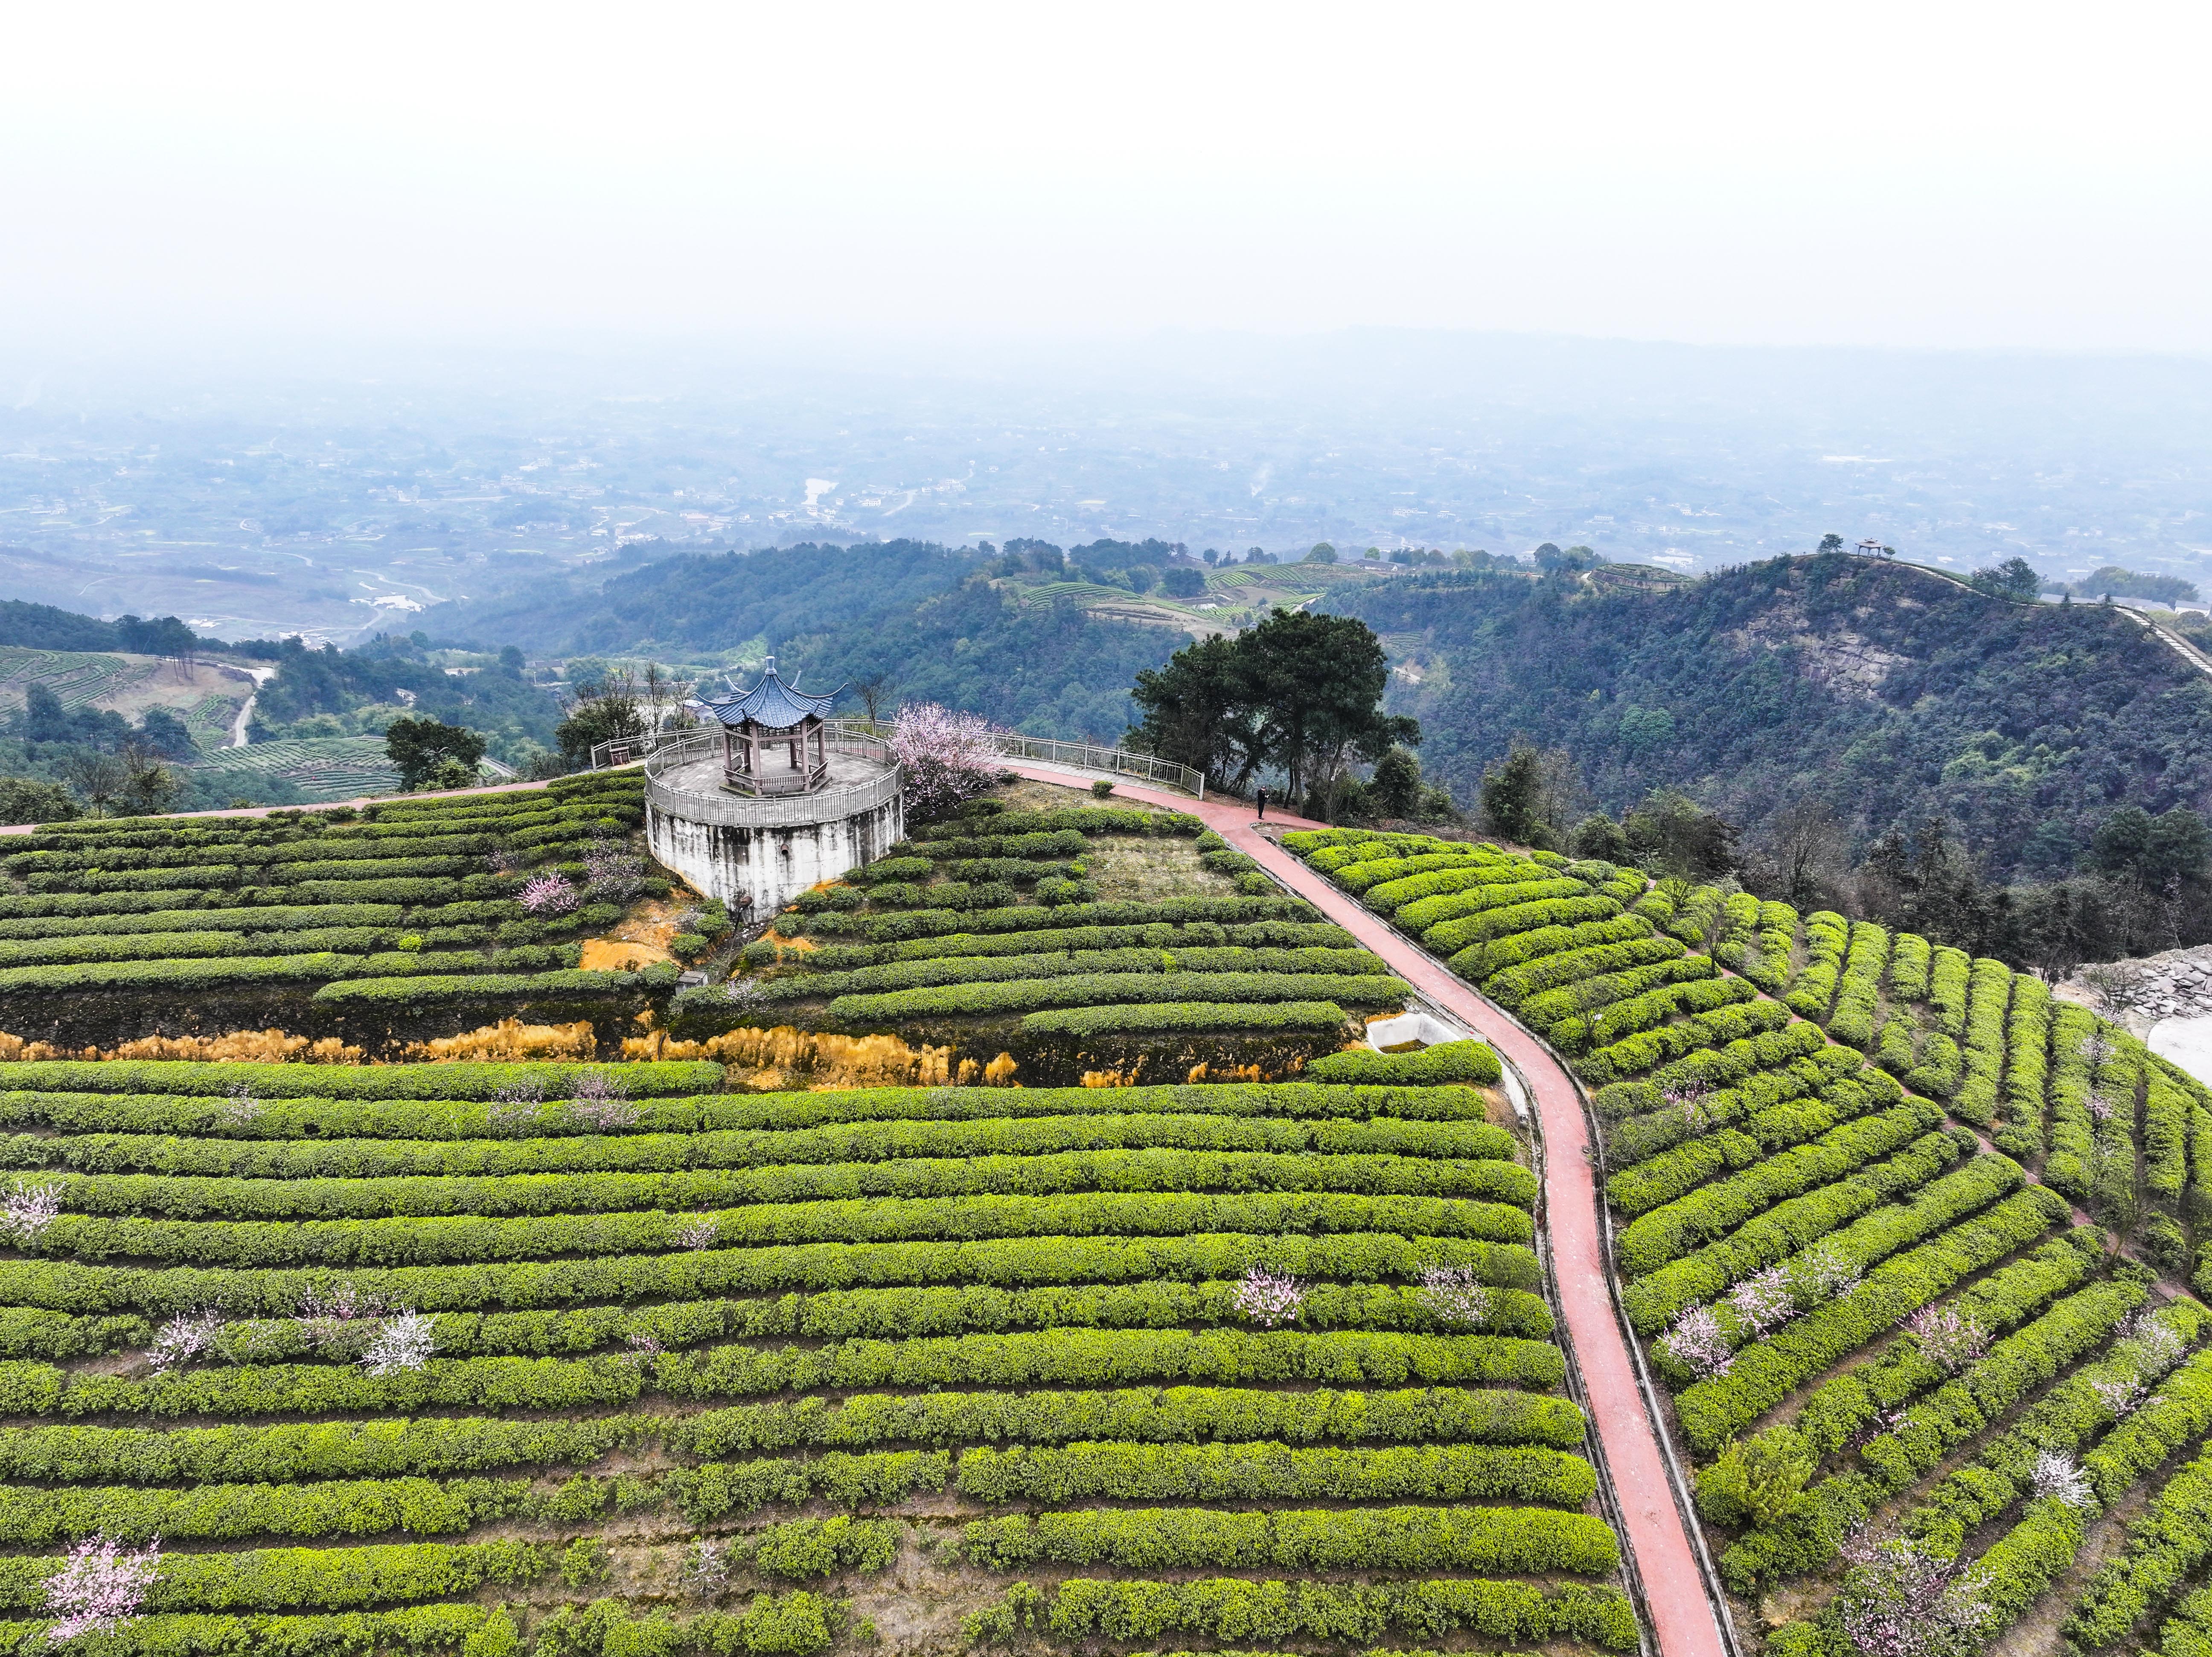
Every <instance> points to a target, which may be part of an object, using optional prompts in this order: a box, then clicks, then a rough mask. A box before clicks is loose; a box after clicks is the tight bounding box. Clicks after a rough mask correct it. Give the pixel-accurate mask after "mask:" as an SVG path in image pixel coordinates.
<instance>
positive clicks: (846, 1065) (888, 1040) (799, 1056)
mask: <svg viewBox="0 0 2212 1657" xmlns="http://www.w3.org/2000/svg"><path fill="white" fill-rule="evenodd" d="M623 1058H625V1059H719V1060H720V1062H721V1063H723V1064H725V1065H728V1066H729V1067H730V1080H731V1081H732V1083H736V1084H738V1086H741V1087H746V1088H750V1089H754V1090H756V1091H757V1092H764V1093H766V1092H775V1091H778V1090H780V1089H784V1088H787V1087H789V1086H792V1085H793V1084H801V1085H805V1086H806V1087H809V1088H823V1089H828V1088H882V1087H974V1086H976V1085H978V1084H981V1086H984V1087H1019V1086H1020V1085H1021V1083H1018V1082H1017V1081H1016V1080H1015V1079H1014V1076H1015V1072H1016V1071H1018V1069H1019V1068H1020V1066H1019V1065H1018V1064H1017V1063H1016V1061H1015V1059H1014V1058H1013V1055H1012V1054H1011V1053H1000V1055H999V1056H998V1057H997V1058H996V1059H993V1060H991V1062H990V1063H989V1064H987V1065H978V1064H977V1063H976V1062H975V1060H974V1059H961V1060H960V1061H959V1062H958V1063H957V1064H955V1063H954V1062H953V1059H952V1049H951V1047H929V1046H927V1045H925V1046H922V1047H909V1046H908V1044H907V1043H906V1042H905V1041H902V1040H900V1038H898V1037H897V1036H896V1035H860V1036H854V1035H822V1034H819V1033H817V1032H816V1031H813V1030H802V1029H795V1028H794V1027H793V1026H792V1025H789V1024H778V1025H777V1026H775V1029H741V1030H729V1031H726V1032H725V1033H724V1034H722V1035H711V1036H708V1038H707V1039H706V1040H705V1041H671V1040H669V1037H668V1032H667V1031H665V1030H653V1031H651V1032H650V1033H648V1034H647V1035H632V1036H626V1037H624V1038H623Z"/></svg>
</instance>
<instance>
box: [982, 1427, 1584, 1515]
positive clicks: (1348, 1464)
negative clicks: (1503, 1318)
mask: <svg viewBox="0 0 2212 1657" xmlns="http://www.w3.org/2000/svg"><path fill="white" fill-rule="evenodd" d="M957 1483H958V1486H959V1490H960V1494H961V1495H962V1496H966V1497H967V1498H968V1499H969V1501H971V1502H1052V1503H1065V1502H1086V1501H1090V1502H1095V1501H1100V1500H1106V1501H1115V1502H1311V1501H1326V1502H1390V1501H1403V1500H1405V1499H1407V1498H1408V1497H1417V1498H1426V1499H1428V1500H1431V1501H1443V1502H1464V1501H1469V1500H1474V1501H1506V1502H1542V1503H1545V1504H1547V1505H1548V1506H1551V1507H1555V1508H1579V1507H1581V1506H1582V1505H1583V1503H1584V1502H1588V1501H1589V1499H1590V1498H1591V1497H1592V1496H1595V1494H1596V1493H1597V1475H1596V1474H1595V1472H1592V1471H1591V1468H1590V1464H1589V1462H1587V1461H1585V1460H1583V1459H1582V1458H1581V1457H1580V1456H1578V1455H1570V1454H1567V1453H1566V1452H1565V1451H1563V1450H1553V1449H1547V1448H1544V1447H1542V1446H1541V1445H1528V1444H1521V1445H1491V1444H1422V1445H1407V1446H1403V1447H1394V1448H1388V1449H1374V1450H1370V1449H1354V1448H1338V1447H1335V1446H1330V1447H1327V1448H1297V1447H1294V1446H1290V1445H1284V1444H1267V1443H1261V1444H1069V1445H1066V1446H1064V1447H1062V1448H1037V1447H1036V1446H1030V1445H1018V1446H1015V1447H1013V1448H1008V1449H994V1448H991V1447H989V1446H987V1445H982V1446H978V1447H976V1448H973V1449H970V1450H968V1451H966V1452H965V1453H964V1454H962V1456H961V1458H960V1467H959V1474H958V1479H957Z"/></svg>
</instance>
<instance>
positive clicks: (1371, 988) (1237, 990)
mask: <svg viewBox="0 0 2212 1657" xmlns="http://www.w3.org/2000/svg"><path fill="white" fill-rule="evenodd" d="M1412 993H1413V990H1412V986H1409V985H1407V983H1406V982H1405V980H1402V979H1400V978H1395V977H1393V976H1391V975H1390V974H1389V973H1364V974H1351V973H1327V972H1277V973H1258V972H1254V973H1237V972H1226V973H1207V972H1182V971H1175V972H1165V971H1157V970H1156V971H1152V972H1134V973H1127V972H1125V973H1079V974H1068V975H1067V976H1065V977H1054V978H1018V979H1011V980H1006V981H1003V982H998V983H966V984H945V985H939V986H936V987H934V988H930V989H917V990H891V991H887V992H884V993H883V994H880V995H841V996H839V997H837V998H836V999H835V1000H833V1001H832V1002H830V1004H829V1012H828V1015H827V1016H828V1017H829V1018H830V1019H831V1020H832V1021H833V1022H835V1023H840V1024H846V1025H854V1024H878V1023H896V1022H898V1021H899V1020H902V1019H913V1018H931V1017H979V1016H983V1015H987V1014H991V1013H1005V1012H1030V1011H1038V1010H1040V1009H1043V1008H1048V1007H1050V1008H1060V1007H1092V1006H1116V1005H1127V1004H1130V1003H1135V1002H1176V1001H1219V1002H1248V1003H1252V1004H1255V1005H1260V1004H1265V1003H1267V1002H1271V1001H1325V1000H1328V1001H1336V1002H1338V1003H1340V1004H1346V1003H1348V1004H1350V1005H1353V1006H1363V1005H1364V1006H1383V1005H1398V1004H1400V1003H1402V1002H1403V1001H1404V1000H1405V998H1407V996H1408V995H1410V994H1412Z"/></svg>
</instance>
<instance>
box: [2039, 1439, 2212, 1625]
mask: <svg viewBox="0 0 2212 1657" xmlns="http://www.w3.org/2000/svg"><path fill="white" fill-rule="evenodd" d="M2208 1557H2212V1454H2205V1455H2200V1456H2199V1457H2197V1460H2194V1461H2192V1462H2191V1463H2189V1464H2188V1466H2185V1467H2183V1468H2182V1469H2181V1470H2180V1471H2179V1472H2177V1473H2175V1474H2174V1476H2173V1477H2172V1478H2171V1479H2169V1480H2167V1481H2166V1488H2165V1489H2164V1490H2160V1492H2159V1493H2158V1495H2157V1496H2156V1497H2155V1498H2154V1499H2153V1501H2152V1502H2151V1504H2150V1506H2149V1507H2148V1508H2146V1509H2145V1510H2144V1511H2143V1512H2142V1513H2141V1514H2137V1515H2136V1517H2135V1518H2134V1519H2133V1520H2130V1523H2129V1525H2128V1530H2127V1547H2126V1551H2124V1553H2122V1554H2121V1556H2120V1557H2118V1558H2117V1559H2112V1560H2108V1561H2106V1563H2105V1565H2104V1567H2103V1568H2102V1569H2100V1570H2099V1571H2098V1573H2097V1574H2096V1575H2095V1576H2094V1577H2093V1578H2091V1579H2090V1581H2089V1585H2088V1586H2087V1587H2085V1588H2083V1589H2082V1590H2081V1597H2080V1598H2079V1599H2076V1600H2075V1602H2074V1610H2073V1614H2072V1615H2071V1616H2069V1618H2067V1621H2066V1632H2067V1634H2068V1635H2069V1636H2071V1637H2072V1638H2073V1639H2075V1641H2078V1642H2080V1643H2081V1644H2082V1645H2085V1646H2087V1647H2088V1648H2090V1649H2091V1650H2093V1651H2101V1650H2103V1649H2104V1648H2106V1646H2109V1645H2112V1644H2113V1643H2115V1642H2118V1641H2119V1640H2121V1639H2123V1638H2124V1637H2125V1636H2127V1634H2128V1633H2129V1631H2130V1630H2132V1629H2133V1628H2134V1627H2135V1625H2136V1624H2138V1623H2140V1622H2141V1621H2142V1619H2143V1618H2146V1617H2148V1616H2149V1615H2150V1614H2151V1612H2152V1611H2154V1610H2156V1609H2157V1608H2158V1607H2159V1606H2160V1605H2163V1604H2164V1603H2165V1602H2166V1600H2167V1599H2171V1598H2172V1596H2173V1594H2174V1593H2175V1591H2176V1590H2177V1589H2179V1587H2181V1586H2182V1585H2183V1584H2184V1583H2185V1581H2187V1580H2188V1579H2189V1578H2190V1577H2191V1576H2192V1575H2196V1572H2197V1567H2198V1566H2199V1565H2201V1564H2203V1563H2204V1561H2205V1560H2206V1558H2208Z"/></svg>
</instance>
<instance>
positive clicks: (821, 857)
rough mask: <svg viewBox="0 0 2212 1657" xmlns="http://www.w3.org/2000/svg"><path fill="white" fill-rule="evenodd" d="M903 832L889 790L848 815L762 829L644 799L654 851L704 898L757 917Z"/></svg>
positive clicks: (864, 859)
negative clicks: (697, 816) (695, 816)
mask: <svg viewBox="0 0 2212 1657" xmlns="http://www.w3.org/2000/svg"><path fill="white" fill-rule="evenodd" d="M905 833H906V813H905V808H904V804H903V803H902V801H901V800H900V799H899V798H898V797H896V796H893V798H890V800H888V801H886V802H885V803H884V804H881V805H878V806H874V807H872V808H870V809H869V810H864V811H856V812H854V813H853V814H852V815H850V816H841V817H831V818H829V819H827V820H825V821H823V822H813V823H799V824H793V825H790V826H787V827H778V828H770V829H734V828H729V827H726V826H724V825H722V824H719V823H708V822H695V821H693V820H691V819H690V818H687V817H684V816H680V815H679V814H678V813H676V812H673V811H669V810H663V809H662V808H660V807H659V806H657V805H655V804H653V802H652V801H651V800H650V799H648V800H647V803H646V810H645V835H646V843H647V845H648V846H649V847H652V848H653V856H654V857H656V858H657V859H659V860H660V862H661V863H662V864H663V865H665V866H666V867H668V868H671V869H673V870H675V871H676V872H677V873H678V874H680V875H682V876H683V877H684V879H686V880H688V881H689V882H690V883H691V884H692V885H694V886H696V887H697V888H698V889H699V890H701V891H702V892H703V893H705V894H706V895H708V896H709V897H718V898H720V899H721V900H722V901H723V902H725V903H726V904H728V905H729V906H730V907H731V908H732V910H739V909H742V908H744V907H747V906H748V905H750V908H751V911H752V913H755V914H757V915H764V914H768V913H771V912H772V911H774V910H776V909H780V908H781V907H783V906H784V905H785V904H787V903H788V902H790V901H792V899H793V898H795V897H797V896H798V895H799V894H800V893H801V892H803V891H805V890H806V889H807V888H808V887H810V886H814V885H818V884H819V883H822V882H823V881H825V880H835V879H836V877H838V876H840V875H842V874H844V873H846V872H848V871H850V870H854V869H857V868H859V867H860V865H862V864H864V863H872V862H874V861H875V860H876V859H878V858H879V857H881V856H883V855H884V853H885V852H887V851H889V850H890V848H891V847H892V846H894V845H895V844H896V843H897V841H899V840H900V839H901V838H902V836H903V835H905Z"/></svg>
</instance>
